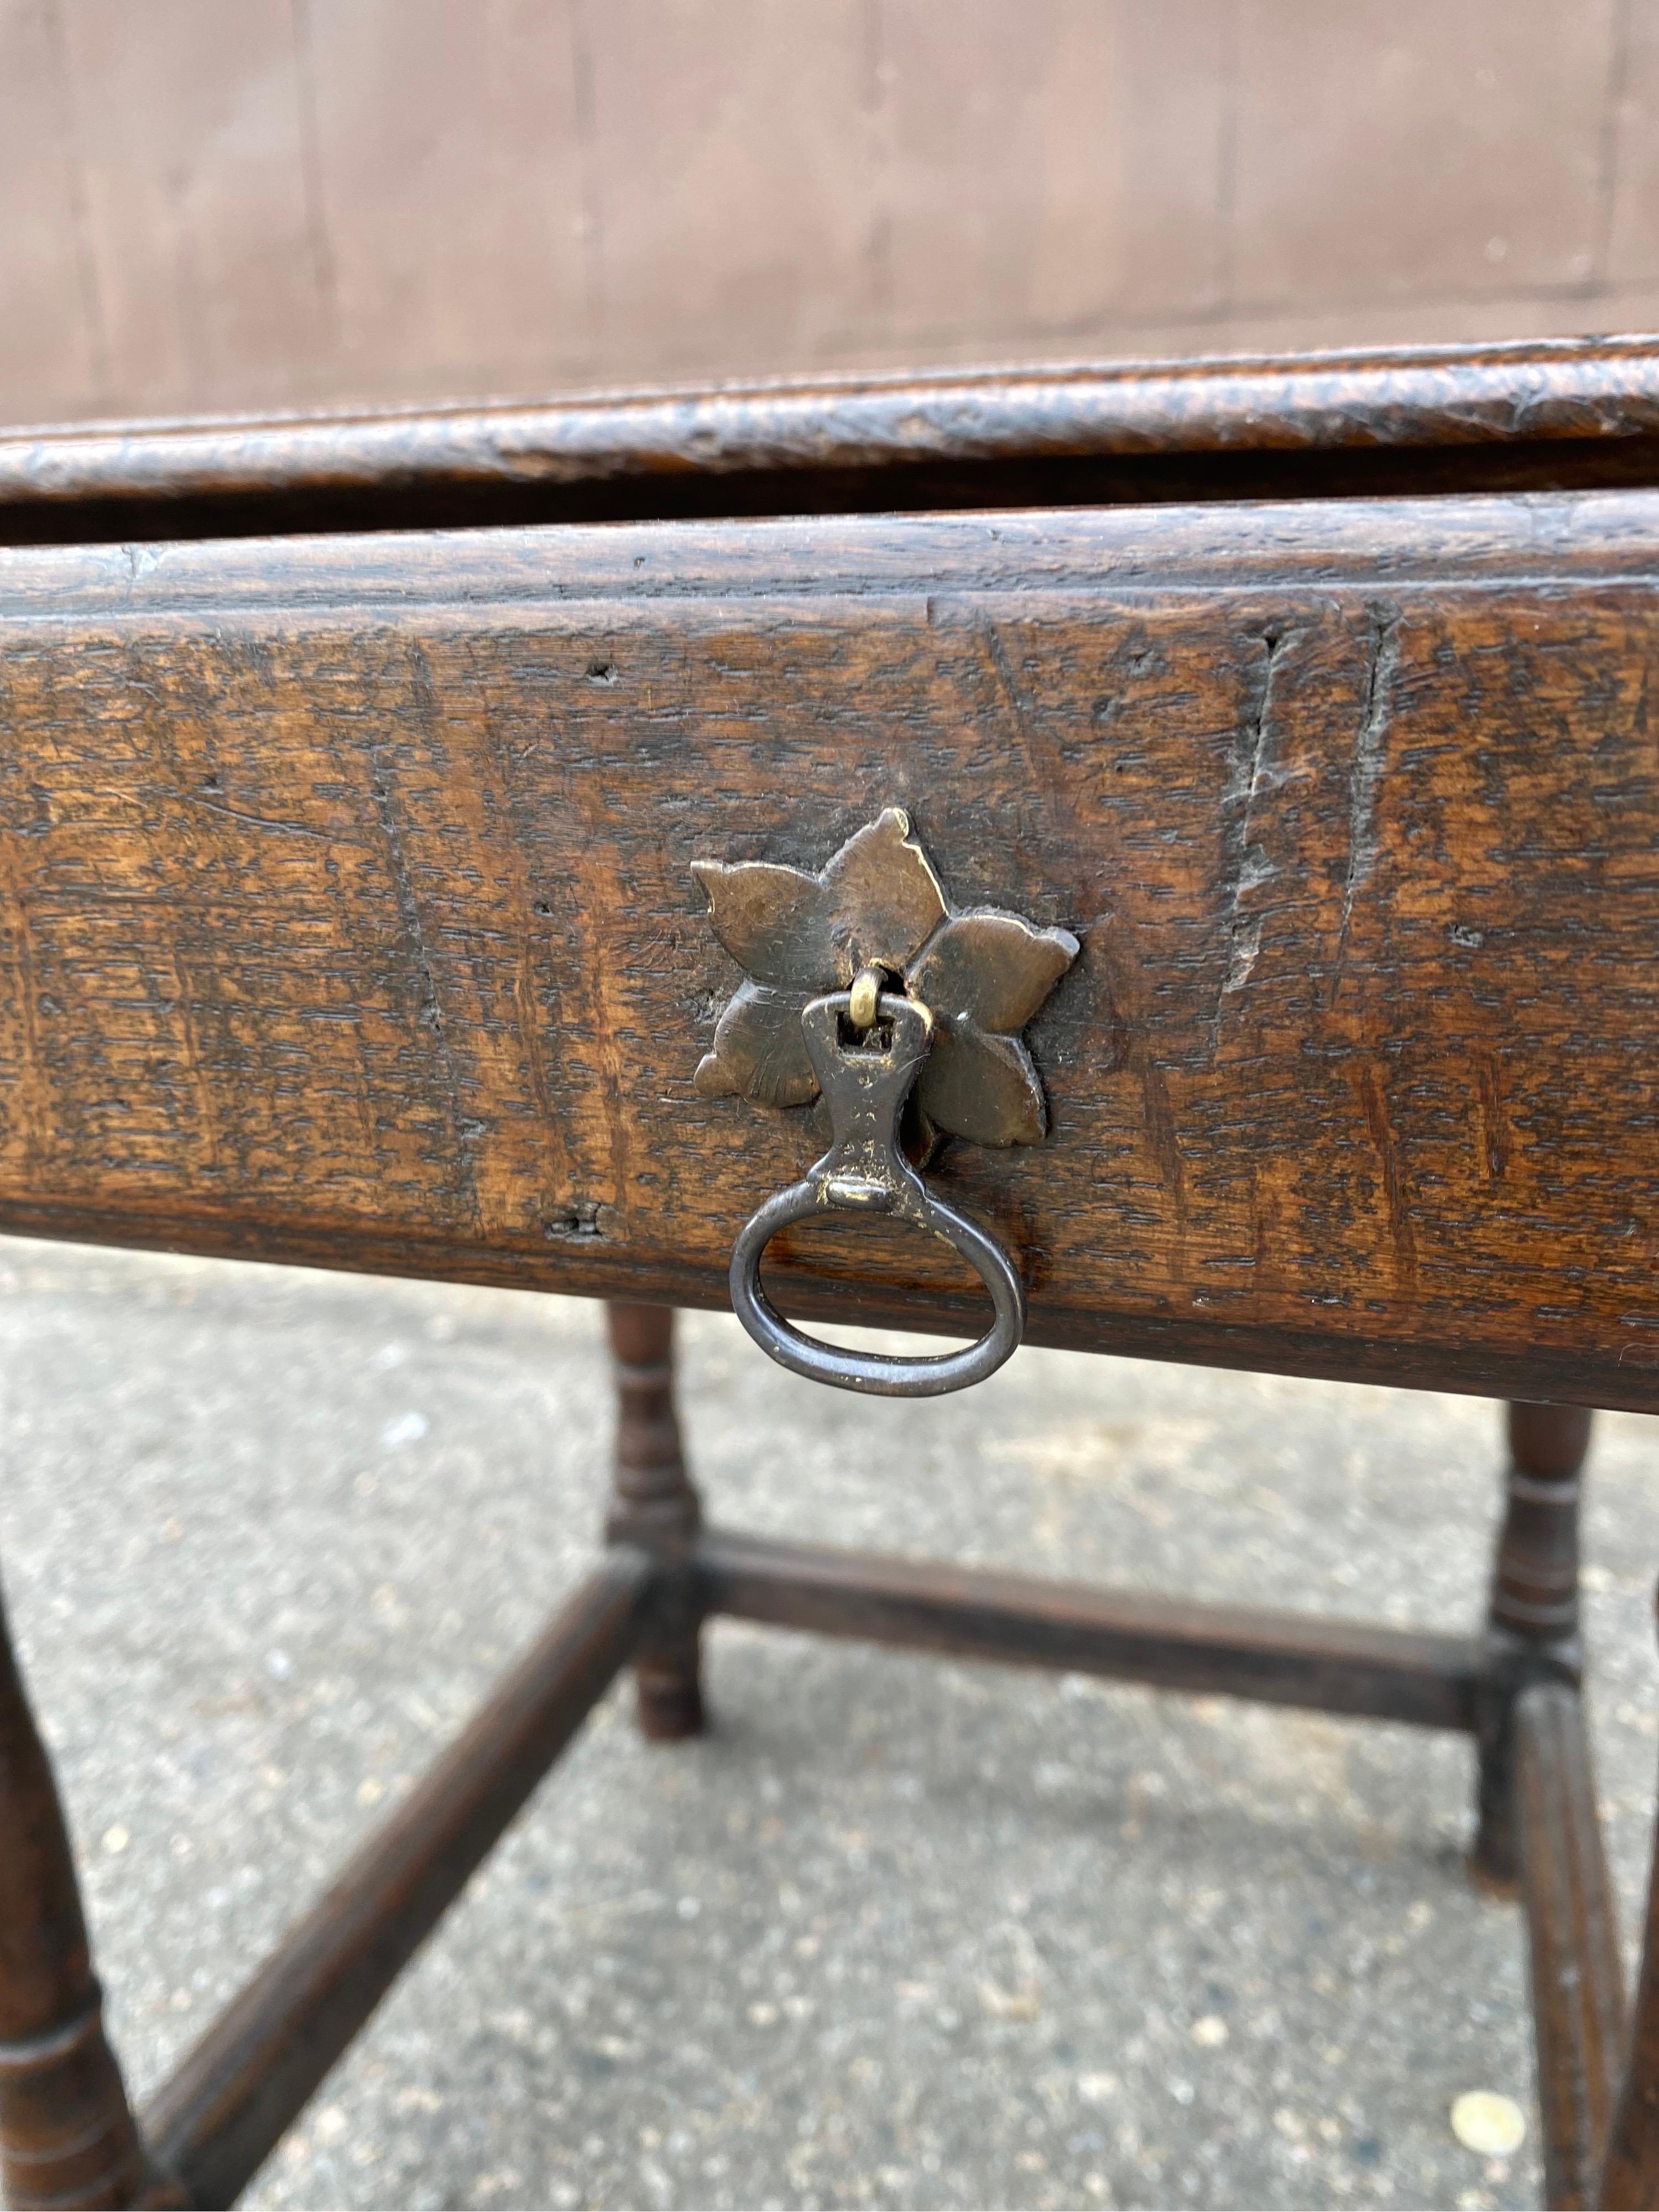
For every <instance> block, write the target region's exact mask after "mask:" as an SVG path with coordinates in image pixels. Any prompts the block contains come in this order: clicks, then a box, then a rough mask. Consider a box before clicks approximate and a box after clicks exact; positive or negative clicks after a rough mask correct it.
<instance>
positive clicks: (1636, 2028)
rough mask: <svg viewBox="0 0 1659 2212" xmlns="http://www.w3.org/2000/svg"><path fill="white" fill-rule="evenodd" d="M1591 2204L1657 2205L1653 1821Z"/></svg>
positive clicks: (1616, 2208) (1658, 1888)
mask: <svg viewBox="0 0 1659 2212" xmlns="http://www.w3.org/2000/svg"><path fill="white" fill-rule="evenodd" d="M1595 2201H1596V2203H1598V2204H1601V2205H1605V2206H1607V2208H1608V2212H1639V2208H1641V2207H1644V2206H1650V2205H1654V2204H1659V1820H1656V1823H1655V1828H1654V1847H1653V1857H1652V1859H1651V1861H1650V1865H1649V1869H1648V1905H1647V1923H1646V1926H1645V1928H1644V1931H1643V1938H1642V1969H1641V1973H1640V1975H1639V1977H1638V1981H1637V1984H1636V2001H1635V2003H1634V2005H1633V2006H1632V2027H1631V2038H1630V2056H1629V2058H1628V2059H1627V2061H1626V2066H1625V2078H1624V2082H1623V2086H1622V2087H1621V2088H1620V2093H1619V2100H1618V2103H1617V2105H1616V2106H1615V2107H1614V2111H1613V2126H1612V2129H1611V2130H1610V2131H1609V2133H1608V2136H1607V2159H1606V2161H1605V2163H1604V2165H1603V2166H1602V2170H1601V2190H1600V2192H1599V2193H1598V2195H1597V2197H1596V2199H1595Z"/></svg>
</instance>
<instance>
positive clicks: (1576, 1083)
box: [0, 491, 1659, 1410]
mask: <svg viewBox="0 0 1659 2212" xmlns="http://www.w3.org/2000/svg"><path fill="white" fill-rule="evenodd" d="M1656 643H1659V496H1656V495H1651V494H1648V493H1644V492H1636V491H1631V492H1614V493H1603V494H1587V495H1582V496H1577V495H1537V496H1534V497H1511V498H1499V499H1485V500H1465V501H1454V500H1432V501H1377V502H1366V503H1363V504H1355V505H1346V504H1344V503H1342V502H1331V503H1328V504H1323V505H1301V506H1298V505H1286V506H1279V507H1249V506H1248V505H1245V506H1238V507H1231V508H1226V509H1217V510H1211V511H1203V510H1198V509H1189V508H1182V507H1165V508H1160V509H1156V510H1154V509H1141V510H1130V509H1125V510H1116V511H1113V512H1100V513H1089V512H1083V513H1070V514H1065V515H1035V514H1026V515H1019V514H1008V515H1003V516H999V517H972V516H961V517H953V518H951V517H939V518H932V519H928V518H922V519H917V520H902V519H895V518H845V519H840V520H834V519H829V520H818V521H797V522H757V523H750V524H726V525H712V524H680V525H655V526H618V527H611V528H605V529H586V530H584V529H575V528H569V529H555V530H548V531H541V532H531V531H526V532H468V533H463V534H459V535H453V536H446V535H441V534H440V535H436V536H417V537H400V536H398V535H395V534H391V535H383V536H378V537H374V538H358V539H354V538H336V539H331V540H321V539H313V540H307V539H303V538H295V539H291V540H287V541H283V542H273V543H266V544H259V543H251V542H238V541H230V542H228V543H225V544H200V545H195V546H191V545H176V546H171V547H156V548H127V549H121V548H84V547H83V548H78V549H66V550H52V549H44V550H18V549H14V550H9V551H4V552H0V715H3V717H4V722H5V726H6V729H7V732H8V738H7V744H6V747H5V750H4V756H3V760H0V933H3V934H0V963H3V971H0V972H3V975H4V987H3V989H0V1226H4V1227H6V1228H9V1229H15V1230H22V1231H39V1232H42V1233H47V1234H62V1235H68V1236H88V1237H105V1238H109V1239H112V1240H115V1241H133V1242H137V1243H155V1244H182V1245H185V1246H188V1247H191V1248H193V1249H204V1250H225V1251H235V1252H244V1253H248V1254H264V1255H270V1256H273V1257H289V1258H297V1259H308V1260H316V1261H322V1262H325V1263H334V1264H344V1265H371V1266H378V1267H391V1268H395V1269H400V1270H407V1271H411V1272H430V1273H438V1274H453V1275H459V1276H462V1277H469V1278H478V1279H489V1280H494V1281H501V1282H507V1283H517V1284H523V1285H535V1286H541V1287H547V1288H556V1289H565V1290H572V1291H586V1292H614V1291H622V1292H624V1293H628V1294H637V1295H641V1296H651V1295H657V1296H671V1297H675V1298H677V1299H679V1300H682V1301H686V1302H707V1303H711V1304H719V1303H720V1302H722V1301H723V1299H724V1295H725V1289H724V1274H725V1267H726V1256H727V1254H728V1252H729V1249H730V1246H731V1243H732V1237H733V1235H734V1233H735V1231H736V1230H737V1228H738V1225H739V1223H740V1222H741V1220H742V1219H743V1218H744V1215H745V1214H746V1213H747V1212H749V1211H750V1210H751V1208H752V1207H753V1206H755V1205H756V1204H757V1203H758V1202H759V1200H761V1199H762V1198H763V1196H765V1195H766V1194H768V1193H769V1192H770V1191H772V1190H774V1189H775V1188H778V1187H779V1186H780V1185H781V1184H782V1183H784V1182H788V1181H790V1180H792V1179H793V1177H794V1176H796V1175H798V1174H799V1172H800V1170H801V1169H802V1168H803V1166H804V1165H805V1163H806V1162H807V1161H808V1160H809V1159H810V1158H811V1157H812V1155H813V1152H814V1151H815V1149H816V1146H815V1145H814V1141H813V1137H812V1133H811V1127H810V1125H809V1124H808V1122H807V1121H806V1120H805V1118H804V1117H803V1116H800V1115H769V1114H766V1113H763V1112H761V1111H759V1110H757V1109H752V1108H750V1107H749V1106H747V1105H744V1104H742V1103H738V1102H733V1101H730V1100H726V1101H720V1102H712V1101H708V1100H705V1099H702V1098H701V1097H699V1096H698V1095H697V1093H696V1091H694V1090H693V1088H692V1085H691V1076H692V1072H693V1070H694V1068H695V1067H696V1063H697V1060H698V1058H699V1055H700V1054H701V1053H702V1050H703V1049H704V1048H705V1047H706V1045H707V1043H708V1038H709V1035H710V1032H711V1030H712V1026H713V1023H714V1018H715V1015H716V1013H717V1012H718V1010H719V1007H720V1004H721V1003H722V1001H723V1000H724V998H725V996H726V994H727V993H728V992H729V990H730V989H731V987H732V985H733V984H734V982H735V981H736V974H735V971H734V970H733V969H732V965H731V963H729V961H728V960H727V959H726V956H725V955H724V954H723V953H722V952H720V950H719V949H718V948H717V946H716V945H715V944H714V940H713V939H712V937H711V936H710V934H709V933H708V928H707V926H706V924H705V922H704V921H703V919H702V896H701V894H700V893H699V892H698V891H697V890H696V887H695V885H694V884H693V883H692V881H691V878H690V873H689V868H690V862H691V860H694V859H695V858H697V857H699V856H702V855H712V856H714V857H718V858H722V859H728V860H730V859H743V858H762V857H769V858H775V859H780V860H788V861H793V862H796V863H799V864H802V865H811V866H816V865H817V864H818V863H819V862H821V861H822V860H823V859H824V858H825V857H827V855H828V854H829V852H830V851H831V850H832V849H833V848H835V846H836V844H837V843H838V842H840V841H841V839H842V837H844V836H846V835H847V834H848V832H849V831H850V830H851V829H854V828H855V827H857V826H858V824H859V823H860V822H862V821H865V820H866V819H868V818H870V817H872V816H873V815H874V814H875V813H876V811H878V809H879V808H880V807H881V806H883V805H888V804H899V805H905V806H908V808H909V809H911V811H913V813H914V816H915V820H916V822H917V824H918V826H919V829H920V830H921V835H922V836H923V838H924V840H925V842H926V844H927V848H928V850H929V851H930V853H931V854H933V857H934V859H935V860H936V862H937V864H938V866H939V869H940V872H941V873H942V875H943V877H944V878H945V883H946V884H947V886H948V888H949V890H951V894H952V895H953V896H954V897H955V898H956V900H957V902H961V903H964V904H967V903H974V902H994V903H1006V904H1009V905H1012V906H1013V907H1015V908H1018V909H1019V910H1020V911H1023V912H1024V913H1026V914H1028V915H1031V916H1033V917H1034V918H1035V919H1036V920H1038V921H1044V922H1061V923H1065V924H1066V925H1068V926H1070V927H1072V928H1073V929H1074V930H1075V931H1076V932H1077V933H1078V934H1079V937H1080V939H1082V943H1083V951H1082V955H1081V957H1080V958H1079V961H1078V963H1076V966H1075V968H1074V969H1073V971H1072V973H1071V974H1070V975H1067V976H1066V979H1065V980H1064V981H1063V982H1062V983H1061V985H1060V987H1059V988H1058V989H1057V990H1056V992H1055V994H1054V997H1053V999H1052V1000H1051V1001H1050V1003H1049V1005H1048V1007H1047V1008H1046V1009H1045V1010H1044V1012H1043V1013H1042V1016H1041V1017H1040V1018H1039V1021H1038V1023H1037V1024H1036V1029H1035V1030H1034V1032H1033V1040H1032V1041H1033V1045H1034V1048H1035V1051H1036V1057H1037V1060H1038V1062H1039V1065H1040V1066H1041V1067H1042V1072H1043V1074H1044V1077H1045V1079H1046V1081H1047V1084H1048V1091H1049V1097H1050V1102H1051V1107H1052V1113H1053V1123H1054V1128H1053V1135H1052V1138H1051V1139H1050V1141H1049V1142H1048V1145H1047V1146H1044V1147H1043V1148H1042V1149H1041V1150H1032V1151H1018V1152H1010V1153H988V1152H977V1151H974V1150H972V1149H969V1148H967V1147H961V1148H957V1149H956V1150H953V1151H952V1152H950V1153H948V1154H947V1155H946V1158H945V1162H944V1163H943V1165H942V1167H941V1169H940V1170H939V1172H940V1177H941V1182H942V1184H943V1185H944V1187H945V1188H948V1190H949V1191H950V1192H951V1194H952V1195H953V1196H955V1197H957V1198H959V1199H961V1200H965V1201H966V1202H967V1203H969V1205H971V1206H975V1207H977V1208H978V1209H980V1210H981V1212H982V1213H983V1214H984V1215H986V1216H987V1218H989V1219H991V1220H992V1221H994V1223H995V1224H996V1225H998V1227H999V1228H1000V1231H1001V1232H1002V1233H1003V1234H1004V1235H1005V1237H1006V1238H1007V1239H1008V1241H1009V1242H1010V1243H1011V1244H1012V1246H1013V1247H1014V1248H1015V1249H1017V1251H1018V1254H1019V1255H1020V1258H1021V1261H1022V1264H1023V1266H1024V1269H1025V1272H1026V1274H1027V1277H1028V1280H1029V1284H1030V1291H1031V1298H1032V1314H1033V1334H1035V1335H1036V1336H1038V1337H1042V1338H1046V1339H1048V1340H1054V1341H1061V1342H1068V1343H1077V1344H1088V1345H1094V1346H1118V1347H1121V1348H1123V1349H1127V1350H1133V1351H1140V1352H1170V1353H1172V1354H1173V1353H1178V1354H1180V1355H1181V1356H1183V1357H1188V1358H1214V1359H1218V1360H1227V1359H1239V1360H1250V1361H1261V1362H1264V1363H1265V1364H1279V1365H1288V1366H1291V1367H1302V1368H1306V1369H1309V1370H1313V1371H1321V1372H1333V1373H1341V1374H1352V1375H1373V1376H1395V1377H1398V1378H1399V1379H1401V1380H1409V1381H1415V1382H1436V1381H1438V1382H1443V1383H1449V1384H1451V1385H1453V1386H1455V1387H1459V1388H1463V1389H1482V1390H1489V1391H1492V1392H1494V1393H1506V1392H1507V1393H1517V1394H1518V1393H1520V1392H1522V1391H1523V1390H1525V1389H1531V1390H1533V1391H1534V1392H1535V1393H1536V1394H1537V1395H1561V1396H1569V1397H1571V1396H1573V1395H1581V1396H1583V1397H1585V1398H1588V1399H1590V1400H1593V1401H1595V1402H1597V1403H1606V1404H1629V1405H1637V1406H1643V1407H1649V1408H1650V1409H1656V1410H1659V1297H1656V1295H1655V1279H1654V1261H1655V1245H1656V1212H1655V1204H1654V1200H1655V1194H1656V1180H1659V1179H1656V1170H1655V1145H1654V1133H1655V1110H1656V1100H1659V1088H1656V1082H1655V1067H1656V1036H1655V1030H1656V1020H1655V1017H1656V999H1659V861H1656V858H1655V855H1656V850H1659V761H1656V757H1655V744H1654V733H1653V730H1652V728H1651V726H1650V703H1649V702H1650V670H1651V665H1652V661H1653V658H1654V652H1655V647H1656ZM789 1258H790V1263H791V1266H790V1275H789V1280H790V1282H791V1284H792V1285H793V1291H794V1293H795V1294H796V1295H797V1296H798V1297H799V1299H800V1300H801V1301H802V1302H804V1303H805V1304H806V1305H808V1306H817V1307H818V1308H823V1307H826V1306H829V1307H837V1308H838V1310H842V1311H851V1310H854V1309H857V1310H862V1311H864V1312H866V1313H870V1314H874V1315H889V1316H891V1315H895V1314H897V1313H901V1312H904V1313H909V1314H911V1315H920V1316H933V1317H934V1318H935V1319H943V1320H945V1322H951V1321H952V1320H954V1321H956V1322H958V1323H960V1322H962V1321H963V1318H964V1316H968V1315H969V1313H970V1311H971V1310H972V1302H971V1300H970V1299H969V1298H968V1297H967V1296H966V1294H965V1293H963V1291H961V1288H960V1286H959V1285H958V1284H957V1279H955V1278H954V1277H953V1276H952V1275H951V1274H950V1273H949V1272H948V1269H945V1268H944V1267H940V1266H936V1265H935V1262H934V1261H933V1257H932V1256H931V1254H930V1253H929V1252H928V1251H927V1250H923V1249H916V1248H914V1247H911V1246H908V1245H902V1246H895V1247H893V1248H890V1249H888V1248H881V1249H878V1248H877V1247H876V1246H875V1245H874V1244H873V1243H871V1242H868V1241H866V1237H865V1234H864V1232H849V1233H848V1234H847V1235H846V1236H837V1237H834V1238H829V1237H826V1238H824V1239H823V1241H822V1242H821V1243H812V1244H811V1245H809V1244H808V1243H805V1242H802V1243H799V1244H798V1245H797V1246H795V1247H794V1248H793V1249H792V1250H791V1252H790V1254H789ZM860 1275H861V1276H865V1277H866V1278H867V1279H868V1283H867V1287H866V1288H864V1289H862V1290H860V1289H857V1288H856V1287H855V1286H854V1277H855V1276H860Z"/></svg>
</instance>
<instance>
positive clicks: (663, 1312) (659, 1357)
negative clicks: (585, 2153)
mask: <svg viewBox="0 0 1659 2212" xmlns="http://www.w3.org/2000/svg"><path fill="white" fill-rule="evenodd" d="M605 1311H606V1316H607V1320H608V1323H609V1327H610V1332H611V1352H612V1354H613V1356H614V1358H615V1361H616V1370H617V1456H616V1478H615V1485H614V1488H613V1490H612V1492H611V1510H610V1512H609V1513H608V1514H607V1516H605V1535H606V1537H607V1539H608V1540H609V1541H611V1543H613V1544H614V1543H629V1544H638V1545H641V1546H642V1547H644V1548H645V1549H646V1550H647V1551H648V1552H651V1553H653V1554H654V1555H655V1556H656V1558H657V1559H659V1561H660V1562H661V1563H662V1565H663V1566H664V1567H665V1569H666V1570H667V1572H666V1573H665V1575H664V1576H663V1577H662V1579H661V1582H660V1583H659V1599H658V1615H657V1621H656V1624H655V1626H653V1630H652V1632H651V1633H650V1635H649V1636H648V1637H647V1638H646V1639H645V1641H644V1642H643V1643H642V1644H641V1647H640V1650H639V1653H638V1656H637V1657H636V1658H635V1662H634V1672H635V1681H636V1683H637V1685H638V1693H639V1703H638V1708H637V1711H638V1717H639V1724H640V1729H641V1734H643V1735H647V1736H649V1737H650V1738H651V1739H652V1740H653V1741H655V1742H659V1743H664V1742H671V1741H674V1740H675V1739H676V1738H678V1737H680V1736H687V1735H696V1733H697V1732H698V1730H699V1729H701V1728H702V1684H701V1680H700V1677H699V1673H698V1664H699V1650H698V1646H699V1640H700V1633H701V1624H700V1620H699V1617H698V1613H697V1607H696V1599H695V1595H694V1593H693V1589H692V1583H691V1567H690V1552H691V1546H692V1543H693V1542H694V1541H695V1539H696V1534H697V1528H698V1524H699V1522H700V1521H701V1519H702V1509H701V1507H700V1506H699V1504H698V1502H697V1493H696V1490H695V1489H694V1488H693V1487H692V1485H691V1481H690V1477H689V1476H688V1475H687V1474H686V1471H685V1460H684V1455H683V1453H682V1451H681V1449H680V1427H679V1421H678V1417H677V1416H676V1414H675V1411H674V1311H673V1308H672V1307H671V1306H645V1305H623V1304H614V1305H611V1306H608V1307H607V1308H606V1309H605Z"/></svg>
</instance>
